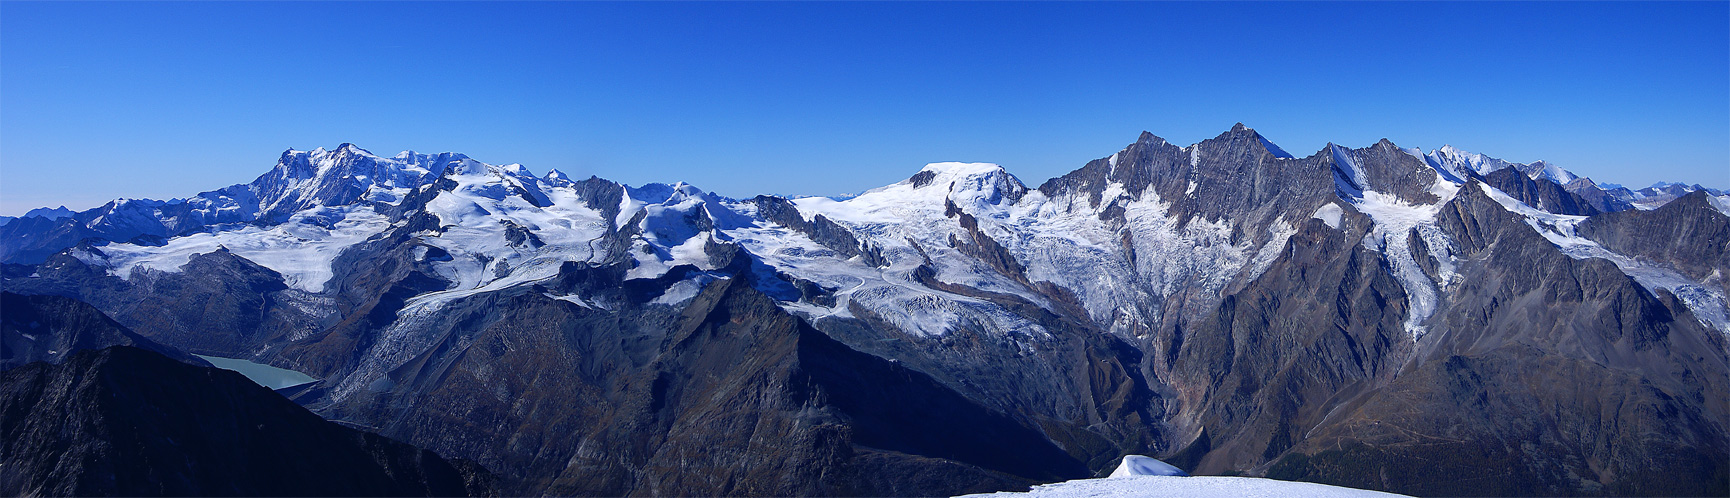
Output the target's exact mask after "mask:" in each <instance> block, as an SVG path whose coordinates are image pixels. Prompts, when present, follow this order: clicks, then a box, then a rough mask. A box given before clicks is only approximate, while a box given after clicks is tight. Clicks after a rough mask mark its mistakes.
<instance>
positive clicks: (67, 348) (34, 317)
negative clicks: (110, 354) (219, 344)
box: [0, 292, 210, 370]
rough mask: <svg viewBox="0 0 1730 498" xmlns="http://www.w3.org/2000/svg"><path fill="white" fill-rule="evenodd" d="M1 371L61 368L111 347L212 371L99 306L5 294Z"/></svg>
mask: <svg viewBox="0 0 1730 498" xmlns="http://www.w3.org/2000/svg"><path fill="white" fill-rule="evenodd" d="M0 344H4V345H5V347H4V348H3V349H0V370H11V369H13V368H18V367H21V366H24V365H25V364H27V363H31V362H37V361H45V362H49V363H60V362H62V361H65V360H66V359H67V358H69V357H71V356H72V354H73V353H75V352H77V351H82V350H86V349H102V348H106V347H109V346H131V347H135V348H139V349H144V350H148V351H154V352H156V353H157V354H160V355H163V356H167V357H169V358H172V359H174V360H175V361H180V362H184V363H189V364H193V365H202V366H209V365H210V364H209V363H206V362H205V361H204V360H202V359H199V358H198V357H196V356H192V355H189V354H186V353H182V352H180V351H179V350H177V349H174V348H170V347H167V346H163V345H161V344H157V343H156V342H155V341H151V340H150V339H146V338H144V337H143V336H140V335H138V334H134V333H132V331H131V330H127V328H126V327H125V326H122V325H120V324H119V323H117V322H115V321H114V320H112V319H109V318H108V316H107V315H104V314H102V312H101V311H98V310H97V309H96V308H95V307H93V306H90V305H89V304H85V303H84V302H82V301H79V300H76V299H72V298H67V297H61V296H24V295H18V294H13V293H11V292H0Z"/></svg>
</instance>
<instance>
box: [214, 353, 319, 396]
mask: <svg viewBox="0 0 1730 498" xmlns="http://www.w3.org/2000/svg"><path fill="white" fill-rule="evenodd" d="M195 356H198V357H199V358H204V361H208V362H210V364H211V365H215V366H216V368H220V369H223V370H233V371H236V372H240V374H241V375H245V376H246V378H248V379H251V380H252V381H253V382H256V383H258V385H261V386H264V387H268V388H271V389H282V388H284V387H294V386H298V385H301V384H305V383H308V382H318V379H314V378H312V377H311V376H308V375H306V374H303V373H300V372H296V371H293V370H289V369H286V368H277V367H273V366H270V365H265V364H263V363H253V362H250V361H246V360H242V359H239V358H223V357H220V356H205V355H195Z"/></svg>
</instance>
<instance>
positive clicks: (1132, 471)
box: [966, 455, 1405, 498]
mask: <svg viewBox="0 0 1730 498" xmlns="http://www.w3.org/2000/svg"><path fill="white" fill-rule="evenodd" d="M966 496H969V497H983V496H995V497H1014V496H1042V497H1063V498H1069V497H1076V498H1079V497H1089V496H1144V497H1162V496H1170V497H1185V498H1191V497H1202V498H1206V497H1214V496H1218V497H1231V498H1261V497H1267V498H1276V497H1327V498H1335V497H1364V498H1368V497H1375V496H1405V495H1396V494H1392V493H1383V492H1380V491H1368V490H1363V489H1353V488H1342V487H1339V486H1329V485H1326V484H1315V483H1308V482H1292V481H1280V480H1275V479H1262V478H1258V477H1218V476H1204V477H1190V476H1189V474H1185V473H1184V472H1183V470H1182V469H1179V468H1177V467H1173V466H1172V465H1171V464H1168V463H1165V462H1161V461H1159V460H1158V459H1154V458H1148V457H1144V456H1141V455H1124V456H1123V463H1120V464H1118V465H1117V470H1114V471H1112V472H1111V477H1107V478H1104V479H1076V480H1073V481H1064V482H1059V483H1052V484H1041V485H1038V486H1034V487H1033V489H1030V490H1027V492H1026V493H1009V492H998V493H989V494H977V495H966Z"/></svg>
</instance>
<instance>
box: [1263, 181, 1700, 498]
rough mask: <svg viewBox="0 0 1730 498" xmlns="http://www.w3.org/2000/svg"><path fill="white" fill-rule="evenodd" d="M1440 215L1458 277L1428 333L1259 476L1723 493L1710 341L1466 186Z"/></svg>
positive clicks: (1673, 309)
mask: <svg viewBox="0 0 1730 498" xmlns="http://www.w3.org/2000/svg"><path fill="white" fill-rule="evenodd" d="M1441 218H1442V223H1443V226H1444V227H1446V229H1447V231H1448V232H1449V234H1450V235H1451V236H1452V237H1453V240H1456V241H1458V243H1459V247H1458V248H1456V250H1457V251H1458V252H1457V253H1456V254H1458V255H1459V256H1460V257H1461V262H1460V267H1459V268H1460V269H1459V271H1460V273H1461V275H1462V276H1463V277H1464V278H1463V280H1462V283H1461V284H1459V286H1458V288H1456V289H1453V292H1451V293H1450V299H1449V300H1448V302H1447V303H1446V304H1445V305H1444V307H1443V308H1442V309H1441V310H1440V311H1439V312H1438V314H1437V316H1436V318H1435V321H1433V322H1432V324H1434V326H1435V328H1436V330H1435V331H1434V332H1432V333H1431V335H1428V336H1426V337H1425V340H1423V341H1421V342H1420V343H1419V344H1418V350H1417V352H1416V355H1415V356H1414V357H1413V358H1412V360H1411V361H1409V362H1408V363H1407V364H1405V365H1404V366H1403V367H1402V370H1401V372H1400V374H1399V375H1398V376H1396V377H1394V378H1392V379H1391V380H1390V381H1388V382H1386V383H1384V384H1383V385H1380V386H1378V389H1377V390H1376V391H1375V392H1373V393H1371V394H1370V395H1368V396H1363V397H1361V398H1360V399H1358V400H1356V401H1353V402H1352V403H1349V404H1347V405H1345V406H1343V407H1341V409H1339V410H1338V412H1337V413H1334V414H1331V415H1330V416H1329V417H1328V420H1327V423H1324V424H1321V425H1319V426H1315V427H1314V428H1311V429H1308V438H1307V439H1306V440H1305V441H1303V442H1302V443H1300V444H1298V445H1296V447H1294V448H1293V451H1291V452H1290V453H1288V454H1287V455H1286V456H1285V457H1284V458H1282V459H1280V460H1279V461H1278V462H1276V463H1274V464H1273V465H1272V467H1271V468H1270V470H1269V471H1268V472H1269V475H1270V476H1274V477H1280V478H1288V479H1303V480H1317V481H1321V482H1330V483H1336V484H1342V485H1348V486H1368V487H1375V488H1378V489H1387V490H1393V491H1398V492H1405V493H1414V494H1441V495H1531V494H1540V495H1556V494H1570V495H1572V494H1587V495H1598V494H1607V495H1626V494H1639V495H1697V494H1707V495H1710V494H1722V493H1724V492H1725V491H1726V488H1725V486H1726V484H1725V483H1726V482H1727V481H1726V479H1725V478H1726V477H1727V476H1730V455H1727V454H1726V450H1725V449H1724V448H1726V446H1725V443H1726V433H1725V429H1724V424H1723V421H1724V420H1726V416H1727V415H1730V414H1727V413H1726V411H1727V409H1730V408H1727V407H1730V399H1727V398H1726V396H1727V395H1730V376H1727V375H1725V372H1730V367H1727V361H1726V358H1725V353H1724V352H1725V346H1726V345H1725V342H1724V337H1723V336H1722V335H1721V334H1719V333H1717V332H1716V331H1712V330H1709V329H1706V328H1704V327H1702V326H1701V325H1700V324H1699V322H1698V321H1696V320H1694V319H1692V317H1689V316H1688V310H1687V309H1686V308H1684V307H1682V306H1681V305H1680V304H1679V303H1678V302H1677V301H1676V300H1675V299H1674V298H1671V297H1669V295H1668V293H1664V292H1660V293H1659V294H1657V295H1654V294H1653V293H1651V292H1650V291H1648V290H1646V289H1644V288H1642V287H1641V286H1639V285H1638V284H1637V283H1635V282H1634V281H1633V280H1632V279H1630V278H1628V277H1627V276H1626V275H1624V274H1622V273H1621V272H1620V271H1618V270H1617V268H1616V267H1615V265H1613V264H1611V263H1610V262H1608V261H1605V260H1601V259H1585V260H1575V259H1573V258H1570V257H1567V256H1565V255H1563V254H1562V253H1561V252H1560V251H1558V250H1557V249H1556V248H1555V247H1554V246H1552V245H1550V244H1546V243H1545V242H1544V239H1543V238H1542V237H1541V236H1540V235H1539V234H1538V233H1537V232H1535V231H1534V230H1532V228H1531V227H1529V226H1527V225H1526V224H1525V223H1523V222H1522V221H1521V220H1520V219H1519V218H1518V217H1517V216H1515V215H1513V214H1512V213H1509V212H1508V211H1506V210H1505V209H1503V208H1502V207H1501V206H1500V205H1499V204H1498V203H1496V202H1495V201H1493V200H1491V199H1490V198H1489V197H1488V196H1486V195H1484V192H1483V190H1482V189H1481V188H1480V187H1479V186H1478V185H1476V184H1469V185H1467V186H1466V187H1465V188H1463V189H1462V190H1461V193H1460V195H1459V196H1458V197H1457V198H1455V199H1454V200H1453V201H1451V202H1450V203H1449V204H1448V205H1447V207H1446V208H1444V210H1443V212H1442V216H1441ZM1660 434H1662V436H1660ZM1416 461H1422V462H1425V463H1424V464H1423V465H1414V464H1412V463H1411V462H1416ZM1462 476H1468V477H1464V478H1462Z"/></svg>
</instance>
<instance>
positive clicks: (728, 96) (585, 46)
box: [0, 2, 1730, 215]
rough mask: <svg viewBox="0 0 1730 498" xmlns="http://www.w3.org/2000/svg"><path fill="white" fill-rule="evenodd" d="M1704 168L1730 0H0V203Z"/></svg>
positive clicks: (1634, 176)
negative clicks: (1302, 160) (916, 180)
mask: <svg viewBox="0 0 1730 498" xmlns="http://www.w3.org/2000/svg"><path fill="white" fill-rule="evenodd" d="M1240 121H1241V122H1243V123H1245V124H1247V125H1249V126H1251V127H1254V128H1256V129H1257V130H1259V131H1261V132H1262V133H1263V134H1264V135H1266V136H1267V137H1268V138H1270V139H1271V140H1273V141H1274V142H1276V143H1278V144H1279V145H1281V146H1282V147H1283V148H1285V149H1286V150H1288V151H1291V152H1292V153H1294V154H1299V155H1306V154H1308V153H1311V152H1313V151H1316V150H1319V149H1321V148H1322V147H1323V145H1324V144H1326V143H1327V142H1330V141H1332V142H1336V143H1340V144H1342V145H1348V146H1354V147H1362V146H1366V145H1369V144H1371V143H1374V142H1375V141H1376V140H1378V139H1380V138H1383V137H1386V138H1389V139H1391V140H1393V141H1394V142H1395V143H1398V144H1400V145H1402V146H1406V147H1414V146H1415V147H1422V148H1424V149H1431V148H1435V147H1440V146H1441V145H1443V144H1453V145H1454V146H1456V147H1460V148H1463V149H1466V150H1471V151H1476V152H1481V153H1485V154H1489V155H1491V156H1496V157H1501V158H1503V159H1508V160H1513V161H1522V162H1523V161H1532V160H1537V159H1546V160H1550V161H1552V162H1555V163H1558V164H1559V165H1561V166H1563V167H1565V168H1568V169H1571V170H1573V171H1575V172H1577V173H1580V174H1583V175H1586V176H1590V177H1593V178H1595V179H1598V180H1600V181H1606V182H1618V183H1626V184H1630V185H1646V184H1650V183H1652V182H1654V181H1658V180H1679V181H1687V182H1690V183H1702V184H1705V185H1708V186H1715V187H1730V3H1726V2H1694V3H1648V2H1641V3H1599V2H1591V3H1551V2H1531V3H1487V2H1470V3H1440V2H1433V3H1360V2H1337V3H1295V2H1270V3H1172V2H1152V3H768V4H759V3H697V4H691V3H576V2H538V3H512V4H501V3H457V2H441V3H400V2H386V3H338V2H290V3H261V2H239V3H202V2H197V3H118V4H117V3H77V2H75V3H59V2H52V3H33V2H4V3H0V214H8V215H16V214H20V213H22V212H23V211H25V210H28V209H30V208H32V207H37V206H44V205H49V206H53V205H60V204H65V205H67V206H69V207H72V208H74V209H85V208H90V207H94V206H96V205H98V204H100V203H102V202H105V201H106V200H108V199H112V198H115V197H148V198H168V197H177V196H187V195H190V194H194V193H196V192H199V191H203V190H210V189H215V188H219V187H222V186H225V185H230V184H234V183H242V182H247V181H250V180H251V179H252V178H253V177H256V176H257V175H259V174H261V173H263V172H265V171H266V170H268V169H269V168H270V167H271V165H272V164H273V163H274V161H275V159H276V157H277V156H278V154H280V153H281V152H282V151H283V150H284V149H287V148H291V147H292V148H297V149H311V148H314V147H320V146H323V147H327V148H330V147H335V146H336V145H337V144H340V143H342V142H353V143H355V144H358V145H360V146H362V147H365V148H367V149H369V150H371V151H373V152H374V153H378V154H380V155H390V154H394V153H396V152H398V151H401V150H416V151H420V152H440V151H458V152H464V153H467V154H468V155H470V156H471V157H474V158H476V159H479V160H482V161H486V162H491V163H499V164H502V163H513V162H514V163H522V164H524V165H526V166H528V167H529V168H530V169H531V170H534V171H536V172H545V171H546V170H547V169H549V168H558V169H560V170H562V171H565V172H566V173H568V174H570V175H571V176H582V177H586V176H587V175H591V174H593V175H599V176H601V177H603V178H608V179H612V180H616V181H623V182H626V183H631V184H638V183H643V182H650V181H669V182H670V181H686V182H690V183H692V184H695V185H697V186H699V187H702V188H705V189H708V190H712V191H715V192H719V193H721V194H724V195H730V196H736V197H738V196H749V195H754V194H758V193H779V194H839V193H846V192H857V191H860V190H863V189H867V188H872V187H876V186H880V185H884V184H888V183H892V182H895V181H898V180H900V179H903V178H905V177H907V176H908V175H911V174H912V173H914V172H916V171H918V169H919V168H920V166H921V165H923V164H925V163H927V162H935V161H984V162H995V163H999V164H1002V165H1004V166H1005V167H1006V168H1008V169H1009V171H1010V172H1012V173H1014V174H1016V175H1017V176H1019V177H1021V178H1022V180H1023V181H1025V182H1027V183H1029V184H1030V185H1037V184H1038V183H1040V182H1042V181H1044V180H1045V179H1047V178H1050V177H1052V176H1056V175H1060V174H1063V173H1065V172H1067V171H1070V170H1072V169H1075V168H1077V167H1080V166H1081V165H1082V164H1084V163H1085V162H1087V161H1088V160H1090V159H1094V158H1098V157H1104V156H1107V155H1110V154H1111V153H1112V152H1115V151H1117V150H1118V149H1120V148H1122V147H1123V146H1124V145H1126V144H1128V143H1130V142H1132V141H1134V139H1135V137H1136V135H1137V134H1138V133H1139V132H1141V131H1142V130H1148V131H1151V132H1153V133H1154V134H1156V135H1160V136H1162V137H1165V138H1167V139H1168V140H1170V141H1172V142H1176V143H1179V144H1187V143H1192V142H1196V141H1199V140H1203V139H1206V138H1209V137H1212V136H1215V135H1217V134H1219V133H1221V132H1224V131H1225V130H1227V129H1228V128H1230V127H1231V125H1232V124H1233V123H1236V122H1240Z"/></svg>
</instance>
